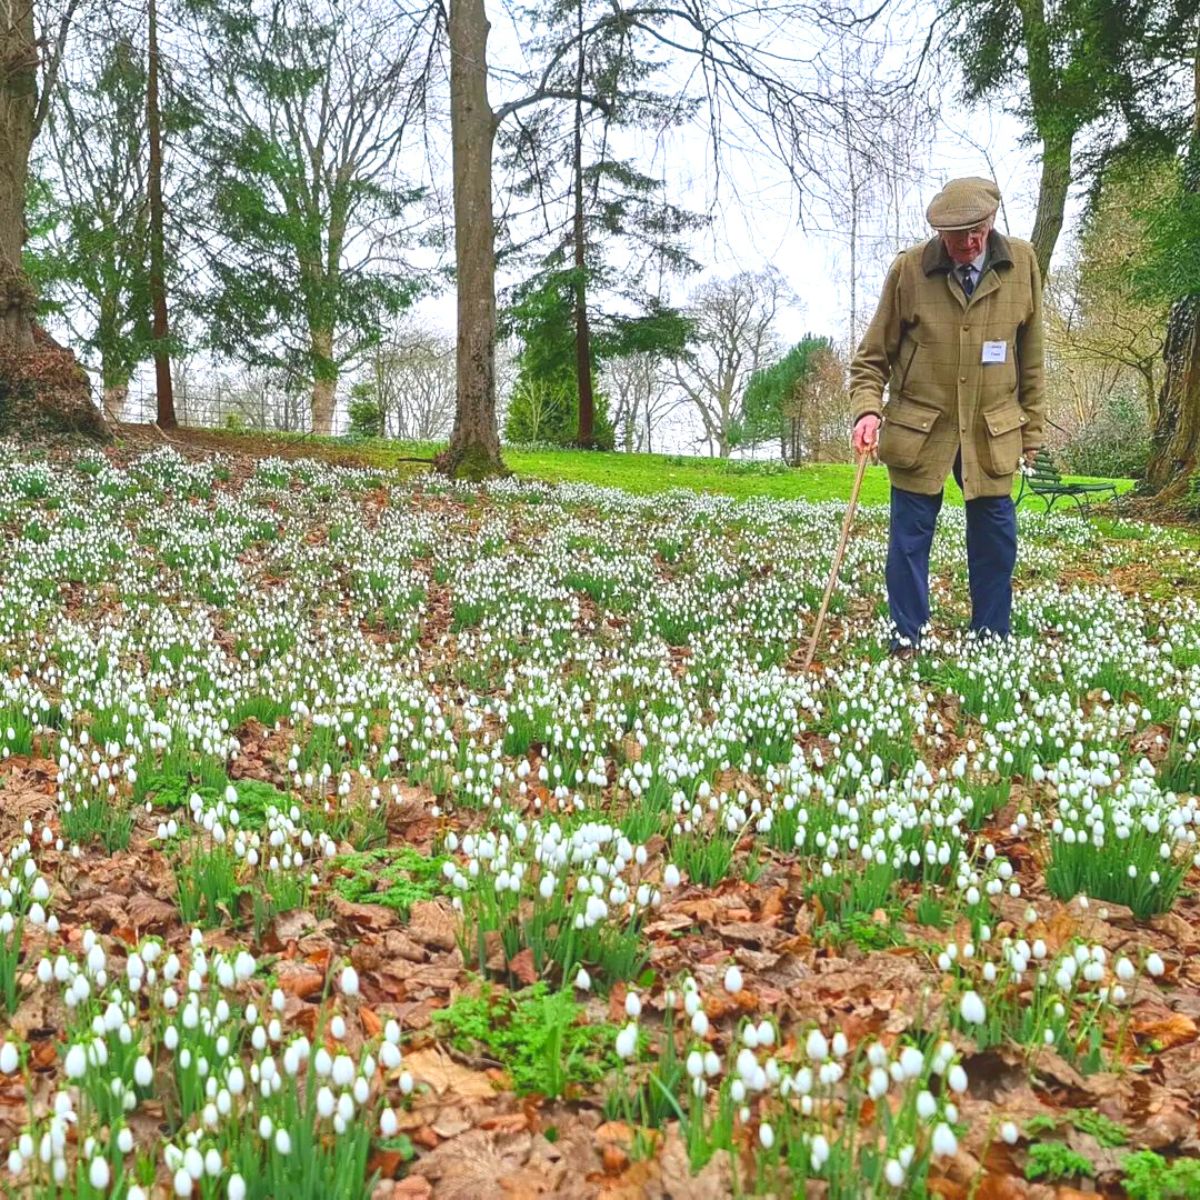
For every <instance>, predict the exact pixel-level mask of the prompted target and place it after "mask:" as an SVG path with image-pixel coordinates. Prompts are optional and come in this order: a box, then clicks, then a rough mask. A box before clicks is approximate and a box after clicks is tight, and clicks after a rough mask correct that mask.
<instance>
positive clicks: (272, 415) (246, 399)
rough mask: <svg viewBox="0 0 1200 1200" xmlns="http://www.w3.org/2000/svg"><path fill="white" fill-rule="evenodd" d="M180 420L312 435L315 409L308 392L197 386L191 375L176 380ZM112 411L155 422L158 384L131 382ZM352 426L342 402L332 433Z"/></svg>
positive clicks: (201, 425) (132, 419) (196, 425)
mask: <svg viewBox="0 0 1200 1200" xmlns="http://www.w3.org/2000/svg"><path fill="white" fill-rule="evenodd" d="M174 391H175V419H176V421H178V423H179V424H180V425H183V426H186V427H189V428H194V429H233V430H262V431H266V432H271V433H312V407H311V399H310V397H309V395H308V393H307V392H303V393H300V394H296V393H289V392H284V391H281V390H278V389H273V388H267V387H247V386H246V385H244V384H238V385H237V386H233V385H229V384H226V383H224V382H223V381H221V380H218V381H217V382H216V383H214V384H212V385H207V386H204V387H197V386H194V385H192V384H190V383H189V382H188V381H187V380H186V379H185V380H179V381H177V382H176V383H175V388H174ZM110 415H112V416H115V417H117V418H118V419H119V420H121V421H126V422H131V423H135V424H152V423H153V422H154V421H155V420H156V419H157V416H158V398H157V395H156V393H155V391H154V388H153V387H152V386H151V387H148V386H143V385H136V384H135V385H132V386H131V387H130V389H129V392H128V394H127V395H126V396H125V399H124V401H123V402H122V403H121V405H120V407H119V409H118V410H117V411H115V412H112V413H111V414H110ZM349 430H350V415H349V413H348V412H347V410H346V407H345V405H344V404H342V403H341V402H340V401H339V403H338V404H337V405H336V406H335V408H334V412H333V430H332V432H333V434H334V435H335V436H339V437H340V436H342V435H343V434H346V433H348V432H349Z"/></svg>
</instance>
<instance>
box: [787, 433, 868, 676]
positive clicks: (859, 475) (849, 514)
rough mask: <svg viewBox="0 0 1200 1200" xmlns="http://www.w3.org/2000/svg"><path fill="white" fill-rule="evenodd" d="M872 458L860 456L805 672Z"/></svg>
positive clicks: (844, 551)
mask: <svg viewBox="0 0 1200 1200" xmlns="http://www.w3.org/2000/svg"><path fill="white" fill-rule="evenodd" d="M870 458H871V451H870V450H864V451H863V452H862V454H860V455H859V456H858V470H857V471H856V472H855V475H854V486H853V487H852V488H851V489H850V503H849V504H847V505H846V516H845V518H844V519H843V521H842V536H841V540H840V541H839V542H838V547H837V550H836V551H835V552H834V555H833V568H832V570H831V571H830V572H829V582H828V583H827V584H826V585H825V595H824V597H823V598H822V600H821V609H820V611H819V612H818V613H817V623H816V624H815V625H814V626H813V631H812V638H811V639H810V640H809V643H808V653H807V654H805V656H804V666H803V668H802V670H805V671H807V670H808V669H809V667H811V666H812V660H813V655H814V654H816V652H817V639H818V638H819V637H820V636H821V626H822V625H824V624H825V614H826V612H828V610H829V598H830V597H831V596H832V595H833V588H834V585H835V584H836V583H837V577H838V572H839V571H840V570H841V569H842V559H843V557H845V554H846V543H847V541H849V540H850V526H851V525H853V524H854V514H855V512H856V511H857V510H858V493H859V492H860V491H861V490H862V481H863V475H864V474H865V473H866V470H867V463H868V461H869V460H870Z"/></svg>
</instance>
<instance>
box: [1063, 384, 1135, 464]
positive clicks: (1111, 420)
mask: <svg viewBox="0 0 1200 1200" xmlns="http://www.w3.org/2000/svg"><path fill="white" fill-rule="evenodd" d="M1060 455H1061V458H1062V462H1063V465H1064V467H1065V468H1066V470H1067V472H1068V473H1069V474H1072V475H1099V476H1102V477H1105V478H1110V479H1125V478H1134V479H1137V478H1140V477H1141V476H1142V475H1143V474H1145V470H1146V460H1147V459H1148V458H1149V457H1150V423H1149V419H1148V417H1147V415H1146V406H1145V404H1144V403H1142V401H1141V400H1140V399H1139V398H1138V397H1137V396H1134V395H1130V394H1129V393H1128V392H1121V391H1117V392H1114V393H1113V394H1112V395H1110V396H1109V397H1108V398H1107V399H1106V400H1105V402H1104V404H1103V405H1102V406H1101V408H1100V409H1099V411H1098V412H1097V413H1096V415H1095V417H1094V418H1093V419H1092V421H1091V422H1090V423H1089V424H1087V425H1086V426H1084V427H1083V428H1082V429H1081V430H1079V431H1078V432H1077V433H1076V434H1075V436H1074V437H1072V438H1071V440H1070V441H1069V442H1067V443H1066V445H1064V446H1063V447H1062V449H1061V451H1060Z"/></svg>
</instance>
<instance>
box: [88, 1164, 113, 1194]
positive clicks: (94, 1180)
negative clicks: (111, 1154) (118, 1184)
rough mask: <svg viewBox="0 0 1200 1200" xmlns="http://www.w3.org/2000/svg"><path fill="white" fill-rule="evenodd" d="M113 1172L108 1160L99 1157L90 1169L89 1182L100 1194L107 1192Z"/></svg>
mask: <svg viewBox="0 0 1200 1200" xmlns="http://www.w3.org/2000/svg"><path fill="white" fill-rule="evenodd" d="M111 1176H112V1172H111V1171H110V1170H109V1166H108V1159H106V1158H101V1157H100V1156H97V1157H96V1158H93V1159H92V1161H91V1165H90V1166H89V1167H88V1182H89V1183H90V1184H91V1185H92V1187H94V1188H95V1189H96V1191H98V1192H103V1191H106V1190H107V1188H108V1183H109V1179H110V1178H111Z"/></svg>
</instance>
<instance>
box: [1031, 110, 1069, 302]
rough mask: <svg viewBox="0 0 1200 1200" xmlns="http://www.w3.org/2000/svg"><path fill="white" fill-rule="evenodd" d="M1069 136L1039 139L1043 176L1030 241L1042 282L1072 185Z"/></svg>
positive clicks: (1056, 135)
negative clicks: (1040, 142) (1040, 140)
mask: <svg viewBox="0 0 1200 1200" xmlns="http://www.w3.org/2000/svg"><path fill="white" fill-rule="evenodd" d="M1073 141H1074V138H1073V136H1072V134H1070V133H1065V134H1047V135H1045V136H1044V137H1043V138H1042V177H1041V181H1040V183H1039V184H1038V205H1037V214H1036V216H1035V217H1034V219H1033V234H1032V236H1031V237H1030V239H1029V240H1030V241H1031V242H1032V243H1033V251H1034V253H1035V254H1036V255H1037V261H1038V266H1039V267H1040V268H1041V271H1042V279H1043V280H1045V279H1046V277H1047V275H1048V273H1049V270H1050V259H1051V258H1052V257H1053V256H1054V247H1055V245H1056V244H1057V243H1058V235H1059V234H1060V233H1061V232H1062V226H1063V211H1064V210H1065V208H1066V204H1067V191H1068V189H1069V188H1070V186H1071V147H1072V144H1073Z"/></svg>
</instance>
